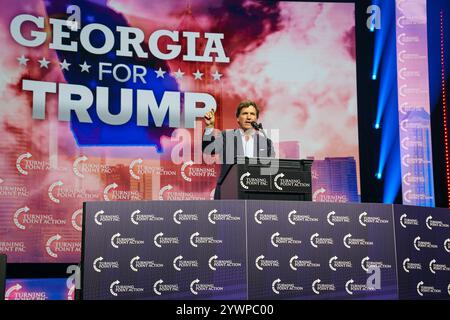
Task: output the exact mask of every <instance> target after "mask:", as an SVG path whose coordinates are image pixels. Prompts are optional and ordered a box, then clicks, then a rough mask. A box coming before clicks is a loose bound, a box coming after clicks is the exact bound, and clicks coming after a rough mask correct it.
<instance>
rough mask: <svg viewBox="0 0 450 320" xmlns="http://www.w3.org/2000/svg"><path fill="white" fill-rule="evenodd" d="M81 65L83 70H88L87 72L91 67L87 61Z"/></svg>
mask: <svg viewBox="0 0 450 320" xmlns="http://www.w3.org/2000/svg"><path fill="white" fill-rule="evenodd" d="M79 66H80V67H81V72H84V71H86V72H87V73H89V68H90V67H91V66H90V65H88V64H87V63H86V61H85V62H84V63H83V64H80V65H79Z"/></svg>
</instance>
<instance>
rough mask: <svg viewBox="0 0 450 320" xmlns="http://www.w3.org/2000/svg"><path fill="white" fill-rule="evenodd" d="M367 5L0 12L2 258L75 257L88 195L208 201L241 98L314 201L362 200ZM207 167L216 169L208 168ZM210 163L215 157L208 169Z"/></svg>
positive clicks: (110, 6)
mask: <svg viewBox="0 0 450 320" xmlns="http://www.w3.org/2000/svg"><path fill="white" fill-rule="evenodd" d="M354 9H355V8H354V4H346V3H308V2H299V3H294V2H282V1H280V2H276V3H272V2H265V1H261V2H257V1H255V2H254V1H242V2H240V3H235V2H230V1H214V2H211V1H206V0H195V1H190V2H189V1H188V2H186V1H167V2H164V3H162V2H160V1H144V0H142V1H132V2H129V1H121V0H112V1H101V0H97V1H54V0H46V1H35V0H34V1H31V0H30V1H27V0H24V1H20V2H16V3H14V4H13V3H11V4H8V5H7V6H4V8H3V9H2V12H1V13H0V28H1V31H2V32H1V36H0V38H1V41H2V43H3V46H2V49H1V54H0V68H1V74H2V77H1V79H0V99H1V102H2V104H1V106H0V135H1V139H0V147H1V149H2V150H3V152H2V154H1V155H0V253H6V254H8V259H9V261H10V262H77V261H79V259H80V249H81V244H80V241H81V226H82V221H81V220H82V214H81V212H82V203H83V201H130V200H158V199H159V200H209V199H211V198H212V197H213V194H214V188H215V184H216V179H217V176H218V170H219V169H220V165H219V164H214V162H213V163H212V164H211V162H212V161H210V160H214V159H212V158H211V157H208V156H203V155H202V150H201V139H202V130H203V128H202V125H203V124H202V117H203V114H204V113H205V111H206V110H209V109H211V108H213V109H215V110H216V123H217V125H216V126H217V127H218V128H219V129H227V128H235V127H236V118H235V109H236V106H237V105H238V103H239V102H240V101H242V100H246V99H251V100H254V101H256V102H257V103H258V104H259V105H260V106H261V114H260V119H259V120H260V122H262V123H263V124H264V127H265V128H267V132H268V134H269V135H270V133H271V132H272V131H273V130H278V131H277V132H278V137H279V139H278V141H275V147H276V151H277V155H278V156H279V157H280V158H295V159H298V158H308V157H313V158H314V159H315V160H316V161H315V162H314V166H313V177H312V178H313V179H312V180H313V193H314V195H313V198H314V201H319V202H357V201H359V177H358V172H359V159H358V132H357V114H356V110H357V108H356V107H357V106H356V63H355V18H354ZM207 161H209V162H207ZM208 163H209V164H208Z"/></svg>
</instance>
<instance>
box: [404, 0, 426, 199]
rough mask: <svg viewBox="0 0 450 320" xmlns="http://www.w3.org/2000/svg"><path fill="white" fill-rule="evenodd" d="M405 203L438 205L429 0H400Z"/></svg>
mask: <svg viewBox="0 0 450 320" xmlns="http://www.w3.org/2000/svg"><path fill="white" fill-rule="evenodd" d="M395 11H396V31H397V81H398V104H399V105H398V112H399V133H400V156H401V176H402V191H403V204H406V205H417V206H427V207H434V203H435V202H434V182H433V163H432V152H431V150H432V149H431V122H430V97H429V83H428V44H427V42H428V38H427V8H426V0H396V10H395Z"/></svg>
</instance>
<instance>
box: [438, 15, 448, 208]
mask: <svg viewBox="0 0 450 320" xmlns="http://www.w3.org/2000/svg"><path fill="white" fill-rule="evenodd" d="M440 23H441V80H442V84H441V85H442V117H443V121H444V143H445V168H446V170H445V171H446V177H447V207H448V208H450V156H449V149H448V140H449V139H448V124H447V93H446V91H445V63H444V57H445V50H444V12H443V11H442V10H441V12H440Z"/></svg>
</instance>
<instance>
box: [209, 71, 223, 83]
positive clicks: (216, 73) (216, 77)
mask: <svg viewBox="0 0 450 320" xmlns="http://www.w3.org/2000/svg"><path fill="white" fill-rule="evenodd" d="M211 75H212V76H213V78H214V80H218V81H220V77H221V76H222V74H221V73H219V72H218V71H217V70H216V72H214V73H211Z"/></svg>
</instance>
